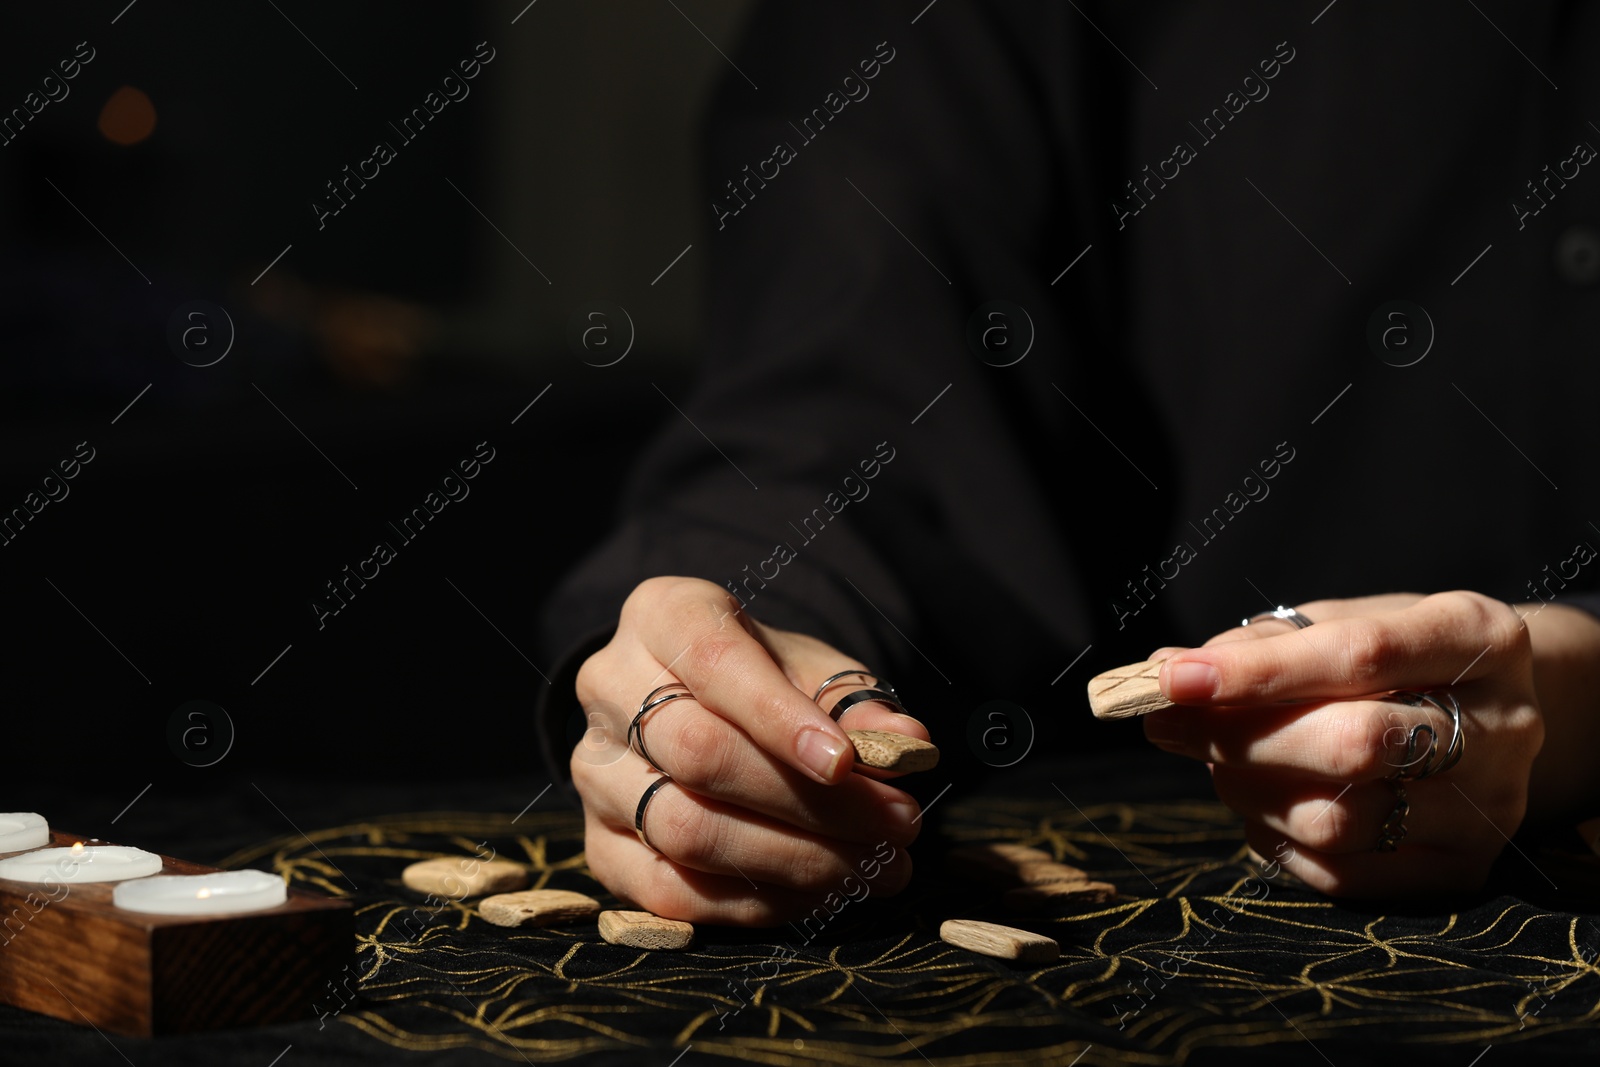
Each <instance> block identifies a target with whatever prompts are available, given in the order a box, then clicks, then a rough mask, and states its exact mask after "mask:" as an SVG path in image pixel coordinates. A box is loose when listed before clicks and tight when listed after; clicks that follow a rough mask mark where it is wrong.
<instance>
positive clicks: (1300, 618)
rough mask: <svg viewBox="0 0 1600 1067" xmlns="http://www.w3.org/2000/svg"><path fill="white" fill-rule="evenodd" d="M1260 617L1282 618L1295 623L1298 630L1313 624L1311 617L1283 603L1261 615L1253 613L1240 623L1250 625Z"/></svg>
mask: <svg viewBox="0 0 1600 1067" xmlns="http://www.w3.org/2000/svg"><path fill="white" fill-rule="evenodd" d="M1258 619H1282V620H1283V621H1284V622H1287V623H1293V624H1294V628H1295V629H1296V630H1304V629H1305V628H1306V627H1307V626H1310V625H1311V620H1310V619H1308V618H1306V617H1305V616H1304V615H1302V614H1300V613H1299V612H1298V611H1296V610H1294V609H1293V608H1289V607H1285V606H1283V605H1282V604H1279V605H1278V606H1277V608H1275V609H1274V610H1272V611H1263V612H1261V613H1260V614H1259V615H1252V616H1250V617H1249V618H1248V619H1245V620H1244V621H1242V622H1241V623H1239V625H1240V626H1249V625H1250V624H1251V623H1253V622H1255V621H1256V620H1258Z"/></svg>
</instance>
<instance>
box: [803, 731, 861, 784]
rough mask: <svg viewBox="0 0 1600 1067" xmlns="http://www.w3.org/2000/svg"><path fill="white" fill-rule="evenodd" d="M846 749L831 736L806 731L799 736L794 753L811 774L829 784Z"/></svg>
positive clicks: (819, 732) (821, 732)
mask: <svg viewBox="0 0 1600 1067" xmlns="http://www.w3.org/2000/svg"><path fill="white" fill-rule="evenodd" d="M848 747H849V746H848V745H846V744H845V743H844V742H843V741H840V740H838V739H837V738H835V737H834V736H833V735H832V734H828V733H824V732H823V731H821V730H807V731H806V732H805V733H803V734H801V735H800V743H799V745H797V746H796V749H795V751H796V752H798V753H799V755H800V762H801V763H803V764H805V765H806V767H807V768H808V769H809V770H810V771H811V773H812V774H815V775H816V776H817V777H818V778H821V779H822V780H823V781H825V782H831V781H833V779H834V776H835V775H837V774H838V772H839V762H840V761H841V760H842V759H844V754H845V750H846V749H847V748H848Z"/></svg>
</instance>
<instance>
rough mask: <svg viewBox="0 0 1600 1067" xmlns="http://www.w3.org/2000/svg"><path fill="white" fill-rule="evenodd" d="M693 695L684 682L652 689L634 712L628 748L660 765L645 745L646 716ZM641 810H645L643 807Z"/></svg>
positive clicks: (653, 764) (629, 728)
mask: <svg viewBox="0 0 1600 1067" xmlns="http://www.w3.org/2000/svg"><path fill="white" fill-rule="evenodd" d="M692 696H694V694H693V693H691V692H690V691H689V687H688V686H686V685H684V684H683V683H682V682H668V683H667V684H666V685H661V686H657V687H656V688H654V689H652V690H650V695H649V696H647V697H645V698H644V700H642V701H640V703H639V710H638V711H637V712H635V713H634V716H633V721H632V722H630V723H629V724H628V750H629V751H630V752H632V753H633V754H634V755H636V756H638V757H639V758H640V759H642V760H644V761H645V762H646V763H648V764H650V766H652V767H658V766H659V764H657V763H656V761H655V760H653V759H651V758H650V753H649V751H648V750H647V749H646V748H645V747H644V717H645V716H646V715H648V714H650V713H651V712H652V711H654V710H655V709H656V708H659V707H660V706H661V705H663V704H666V703H669V702H670V701H673V700H682V699H683V698H684V697H692ZM640 810H641V811H643V809H642V808H641V809H640Z"/></svg>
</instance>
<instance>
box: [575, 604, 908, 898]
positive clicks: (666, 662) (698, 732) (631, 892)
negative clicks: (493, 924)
mask: <svg viewBox="0 0 1600 1067" xmlns="http://www.w3.org/2000/svg"><path fill="white" fill-rule="evenodd" d="M862 667H864V665H863V664H862V663H860V662H859V661H858V660H855V659H853V658H852V657H850V656H847V655H845V654H844V653H842V652H839V651H837V650H836V649H834V648H832V647H830V646H828V645H826V644H824V643H823V642H821V641H818V640H817V639H815V638H812V637H807V636H806V635H804V634H799V633H793V632H789V631H784V630H776V629H773V628H771V627H768V626H765V625H763V624H761V623H760V622H757V621H756V620H755V619H752V618H751V617H750V616H749V615H748V614H746V613H745V612H743V611H741V610H740V605H739V602H738V601H737V600H736V599H735V598H734V597H733V596H731V595H730V594H729V593H728V592H727V591H726V590H724V589H721V588H719V587H718V586H716V585H713V584H712V583H710V582H707V581H702V580H699V579H695V578H665V577H664V578H652V579H650V580H648V581H646V582H643V583H642V584H640V585H639V586H638V588H636V589H635V590H634V591H633V593H632V594H631V595H630V596H629V597H628V600H627V602H626V603H625V604H623V607H622V613H621V617H620V620H619V622H618V626H617V631H616V634H615V636H613V637H612V639H611V641H610V643H609V644H607V645H606V646H605V647H604V648H602V649H601V650H600V651H599V652H596V653H595V654H594V655H593V656H591V657H590V658H589V659H588V660H586V661H585V662H584V664H583V666H582V668H581V669H580V670H579V672H578V679H577V693H578V700H579V702H580V703H581V704H582V705H583V709H584V713H585V715H586V717H587V719H588V723H589V729H588V732H587V733H585V735H584V737H583V740H581V741H580V742H579V743H578V745H577V746H576V747H575V748H574V749H573V753H572V760H571V766H572V779H573V784H574V785H575V786H576V787H577V790H578V793H579V795H580V796H581V797H582V798H583V809H584V821H585V827H584V834H585V843H586V848H587V853H588V863H589V869H590V870H591V871H593V872H594V875H595V877H596V878H598V879H599V880H600V881H601V882H602V883H603V884H604V885H605V886H606V888H607V889H609V890H610V891H611V892H612V893H614V894H615V895H616V896H618V897H619V898H621V899H624V900H628V901H631V902H633V903H635V904H637V905H638V906H639V907H642V908H645V909H647V910H649V911H651V912H654V913H655V914H657V915H661V916H663V917H666V918H673V919H684V920H688V921H691V922H709V923H722V924H728V925H750V926H763V925H774V924H777V923H781V922H785V921H788V920H790V919H792V918H795V917H798V916H800V915H803V914H807V913H809V912H811V911H812V910H813V909H815V908H816V907H817V906H818V905H819V904H820V903H821V902H822V901H823V900H824V898H825V897H826V896H827V895H828V894H830V893H833V894H837V895H838V896H839V897H841V898H843V897H846V896H849V897H852V898H854V899H859V898H860V897H861V896H863V895H865V894H864V893H863V891H862V890H861V889H860V886H862V885H865V886H867V887H869V890H868V891H870V892H871V893H876V894H893V893H897V892H899V891H900V890H901V889H903V888H904V887H905V885H906V883H907V881H909V879H910V877H911V861H910V857H909V856H907V855H906V852H905V846H906V845H908V844H910V843H911V841H912V840H913V839H914V838H915V837H916V835H917V830H918V829H919V828H920V825H921V822H920V819H921V809H920V808H919V807H918V805H917V803H916V801H915V800H913V799H912V798H911V797H910V796H909V795H908V794H906V793H905V792H903V791H901V790H899V789H896V788H895V787H894V786H892V785H890V784H889V782H888V781H886V780H881V779H886V778H889V777H892V776H890V775H886V774H883V772H873V774H874V775H875V777H868V776H866V775H865V774H859V773H852V767H853V763H854V750H853V749H852V747H851V745H850V741H849V739H848V738H847V737H846V736H845V730H846V729H850V730H888V731H893V732H895V733H901V734H906V735H908V736H911V737H916V738H920V739H922V740H929V738H928V731H927V730H926V729H925V728H924V727H923V726H922V724H921V723H920V722H918V721H917V720H916V719H913V718H911V717H910V716H908V715H902V714H898V713H896V712H895V711H894V710H893V709H891V708H889V707H887V706H885V705H883V704H881V703H878V702H875V701H866V702H862V703H859V704H856V705H855V706H853V707H851V708H850V709H849V710H848V711H847V712H846V713H845V715H844V716H843V725H841V724H840V723H836V722H834V721H832V720H831V719H830V718H829V717H828V714H827V713H826V712H824V711H823V710H822V707H819V706H818V704H817V703H815V702H813V700H812V699H811V697H812V694H813V693H814V692H815V691H816V688H817V686H818V685H820V684H821V683H822V682H823V681H824V680H825V679H826V678H828V677H829V676H830V675H833V674H836V673H838V672H839V671H844V670H849V669H851V668H862ZM673 682H681V683H683V684H684V685H686V686H688V688H689V691H690V693H692V694H693V695H692V697H687V698H683V699H677V700H671V701H668V702H666V703H663V704H661V705H660V706H658V707H657V708H656V709H655V710H653V711H652V712H650V714H649V715H647V716H646V717H645V719H644V723H643V726H644V733H645V735H646V736H645V748H646V749H647V751H648V752H649V754H650V756H651V758H652V759H653V760H655V761H656V764H655V766H654V767H652V766H651V764H649V763H646V762H645V760H644V759H642V758H641V757H640V756H638V755H637V754H636V753H635V752H634V751H632V750H631V749H630V748H629V747H628V743H627V733H628V725H629V723H630V722H631V721H632V719H633V717H634V715H635V714H636V713H637V712H638V710H639V707H640V704H641V702H642V701H643V699H644V697H645V696H646V694H648V693H650V692H651V691H652V690H654V689H656V688H657V687H658V686H663V685H667V684H669V683H673ZM867 687H868V683H867V682H865V681H863V680H861V679H845V680H844V682H842V683H836V684H835V685H834V686H832V687H830V689H829V691H828V692H827V693H826V694H824V695H823V698H822V703H823V705H824V706H828V707H831V706H832V704H833V702H834V701H836V700H837V699H839V698H840V697H841V696H843V695H844V694H845V693H847V692H849V691H850V690H851V689H861V688H867ZM662 772H665V773H666V774H668V775H670V776H671V777H672V782H671V783H670V784H668V785H665V786H663V787H661V788H660V789H658V790H657V791H656V793H655V796H654V797H653V798H652V799H651V801H650V804H649V807H648V808H647V811H646V815H645V819H644V830H645V833H646V834H647V835H648V836H649V839H650V845H651V846H654V850H652V848H651V847H649V846H646V845H645V844H644V843H643V842H642V841H641V840H640V839H639V837H638V835H637V834H636V833H635V832H634V812H635V810H636V808H637V806H638V803H639V799H640V797H641V796H642V795H643V794H644V792H645V790H646V788H647V787H649V785H650V784H651V783H652V782H654V781H655V780H656V779H657V778H659V777H660V776H661V773H662ZM657 850H658V851H657ZM852 887H855V888H852ZM835 910H837V909H835Z"/></svg>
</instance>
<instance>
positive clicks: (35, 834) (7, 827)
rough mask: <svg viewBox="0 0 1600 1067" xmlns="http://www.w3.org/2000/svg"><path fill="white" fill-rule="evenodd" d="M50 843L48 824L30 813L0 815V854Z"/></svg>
mask: <svg viewBox="0 0 1600 1067" xmlns="http://www.w3.org/2000/svg"><path fill="white" fill-rule="evenodd" d="M49 843H50V824H49V823H47V822H45V820H44V816H42V815H35V814H34V813H33V812H31V811H19V812H13V813H11V814H9V815H5V814H0V852H21V851H23V850H24V849H29V848H43V847H44V846H46V845H48V844H49Z"/></svg>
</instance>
